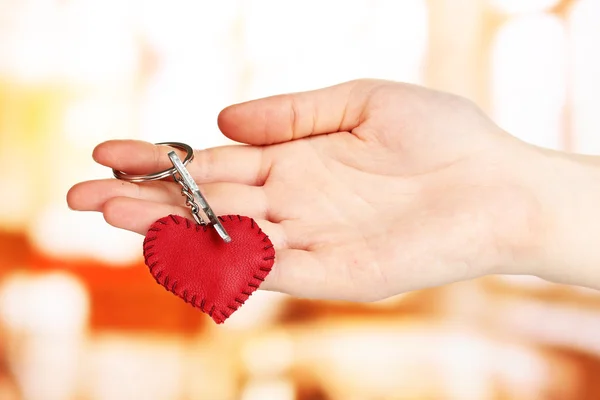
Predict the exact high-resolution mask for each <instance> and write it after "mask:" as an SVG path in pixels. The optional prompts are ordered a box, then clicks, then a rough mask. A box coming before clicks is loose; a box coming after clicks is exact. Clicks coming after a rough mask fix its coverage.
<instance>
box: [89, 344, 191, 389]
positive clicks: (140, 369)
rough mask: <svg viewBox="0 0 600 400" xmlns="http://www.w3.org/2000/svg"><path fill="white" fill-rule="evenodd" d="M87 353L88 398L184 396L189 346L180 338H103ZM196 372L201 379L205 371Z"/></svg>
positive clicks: (90, 345)
mask: <svg viewBox="0 0 600 400" xmlns="http://www.w3.org/2000/svg"><path fill="white" fill-rule="evenodd" d="M86 352H87V357H86V358H87V364H86V367H87V374H86V382H85V383H86V388H87V390H86V391H87V392H88V393H87V396H85V398H87V399H90V400H131V399H144V400H163V399H180V398H183V397H184V383H183V380H184V377H185V376H186V371H185V370H184V368H185V362H184V360H185V353H186V347H185V342H182V341H181V340H179V339H177V338H174V339H169V338H151V337H148V338H144V337H141V336H140V335H136V336H129V337H128V336H125V335H100V336H96V337H95V338H94V339H92V340H90V341H89V346H88V348H87V349H86ZM194 372H195V374H194V375H196V376H199V377H201V376H202V370H199V369H196V370H195V371H194ZM194 375H192V376H194Z"/></svg>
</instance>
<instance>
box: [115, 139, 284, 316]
mask: <svg viewBox="0 0 600 400" xmlns="http://www.w3.org/2000/svg"><path fill="white" fill-rule="evenodd" d="M156 145H166V146H170V147H173V148H176V149H180V150H183V151H185V152H186V156H185V158H184V160H183V161H181V159H180V158H179V157H178V156H177V154H176V153H175V151H171V152H169V153H168V156H169V159H170V161H171V163H172V164H173V167H172V168H169V169H166V170H164V171H160V172H156V173H153V174H148V175H129V174H126V173H124V172H122V171H117V170H114V169H113V175H114V176H115V178H117V179H121V180H124V181H128V182H135V183H142V182H148V181H153V180H160V179H165V178H170V177H172V178H173V180H174V181H175V182H177V183H178V184H179V185H180V186H181V193H182V195H183V196H185V198H186V201H185V204H186V206H188V207H190V211H191V216H192V218H193V220H190V219H188V218H185V217H182V216H178V215H167V216H165V217H162V218H160V219H159V220H157V221H155V222H154V223H153V224H152V226H151V227H150V228H149V229H148V232H147V233H146V237H145V239H144V243H143V251H144V261H145V263H146V265H147V266H148V269H149V271H150V273H151V274H152V276H153V277H154V279H155V280H156V282H157V283H159V284H160V285H162V286H163V287H164V288H165V289H166V290H167V291H170V292H172V293H174V294H175V295H177V296H179V297H180V298H182V299H183V300H184V301H185V302H186V303H190V304H191V305H192V306H194V307H197V308H199V309H200V310H201V311H202V312H204V313H206V314H208V315H209V316H210V317H211V318H212V319H213V320H214V321H215V322H216V323H217V324H221V323H223V322H225V320H226V319H227V318H229V317H230V316H231V314H233V313H234V312H235V311H237V310H238V309H239V308H240V307H241V306H242V305H243V304H244V302H246V300H247V299H248V297H250V295H252V293H253V292H254V291H256V290H257V289H258V288H259V286H260V285H261V283H262V282H263V281H264V280H265V278H266V277H267V275H268V274H269V272H271V268H272V267H273V264H274V262H275V249H274V247H273V244H272V243H271V240H270V239H269V237H268V236H267V235H266V234H265V233H264V232H263V231H262V230H261V229H260V227H259V226H258V224H257V223H256V222H255V221H254V219H252V218H250V217H247V216H240V215H222V216H216V215H215V213H214V212H213V210H212V209H211V207H210V206H209V204H208V202H207V201H206V198H205V197H204V196H203V195H202V193H201V192H200V188H199V187H198V185H197V184H196V182H195V181H194V179H193V178H192V176H191V175H190V173H189V172H188V170H187V169H186V165H187V164H188V163H190V162H192V160H193V158H194V151H193V149H192V148H191V147H190V146H188V145H187V144H184V143H178V142H164V143H157V144H156ZM200 210H202V211H203V213H204V214H205V216H206V220H205V218H204V217H202V216H201V215H200Z"/></svg>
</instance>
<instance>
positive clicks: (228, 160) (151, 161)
mask: <svg viewBox="0 0 600 400" xmlns="http://www.w3.org/2000/svg"><path fill="white" fill-rule="evenodd" d="M173 150H175V151H176V152H177V153H178V155H179V157H180V158H181V159H182V160H183V159H184V157H185V154H184V153H183V152H182V151H181V150H178V149H174V148H172V147H169V146H157V145H154V144H152V143H149V142H144V141H140V140H109V141H107V142H104V143H101V144H99V145H98V146H96V148H95V149H94V152H93V155H92V156H93V158H94V160H95V161H96V162H98V163H99V164H101V165H104V166H107V167H110V168H114V169H116V170H119V171H123V172H126V173H128V174H136V175H137V174H148V173H154V172H159V171H162V170H165V169H168V168H171V167H172V166H173V165H172V164H171V161H170V160H169V157H168V155H167V154H168V153H169V152H170V151H173ZM186 168H187V169H188V171H189V172H190V174H191V175H192V176H193V177H194V179H195V180H196V181H197V182H198V183H210V182H233V183H242V184H246V185H254V186H260V185H262V183H264V180H265V179H266V175H267V173H268V171H269V161H268V159H267V157H266V155H265V154H264V151H263V150H262V149H261V148H260V147H254V146H247V145H229V146H221V147H213V148H209V149H204V150H195V151H194V159H193V160H192V161H191V162H190V163H188V164H187V166H186Z"/></svg>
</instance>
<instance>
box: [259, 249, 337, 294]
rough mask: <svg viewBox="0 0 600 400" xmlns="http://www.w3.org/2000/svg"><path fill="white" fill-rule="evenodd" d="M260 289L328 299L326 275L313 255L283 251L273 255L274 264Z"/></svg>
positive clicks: (306, 252) (300, 251) (303, 251)
mask: <svg viewBox="0 0 600 400" xmlns="http://www.w3.org/2000/svg"><path fill="white" fill-rule="evenodd" d="M260 289H262V290H268V291H275V292H281V293H286V294H289V295H291V296H294V297H300V298H324V297H328V296H329V295H328V293H330V290H329V289H328V281H327V274H326V270H325V268H323V266H322V265H321V264H320V263H319V261H318V260H317V258H316V256H315V253H312V252H309V251H306V250H298V249H284V250H281V251H278V252H277V253H276V254H275V264H274V266H273V268H272V269H271V272H270V273H269V275H267V277H266V278H265V281H264V282H263V283H262V284H261V285H260Z"/></svg>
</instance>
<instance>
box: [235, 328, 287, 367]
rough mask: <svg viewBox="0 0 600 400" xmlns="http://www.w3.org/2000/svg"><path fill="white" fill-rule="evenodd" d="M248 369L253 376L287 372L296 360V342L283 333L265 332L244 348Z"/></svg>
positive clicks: (243, 352) (243, 354)
mask: <svg viewBox="0 0 600 400" xmlns="http://www.w3.org/2000/svg"><path fill="white" fill-rule="evenodd" d="M242 358H243V360H244V364H245V366H246V370H247V371H248V373H249V374H252V375H253V376H265V375H276V374H281V373H283V372H285V371H286V370H287V369H288V368H290V367H291V366H292V364H293V362H294V342H293V341H292V338H291V337H289V336H288V335H285V334H283V333H274V334H268V333H267V334H265V335H261V336H259V337H255V338H253V339H251V340H249V341H248V342H247V343H246V344H245V345H244V348H243V350H242Z"/></svg>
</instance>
